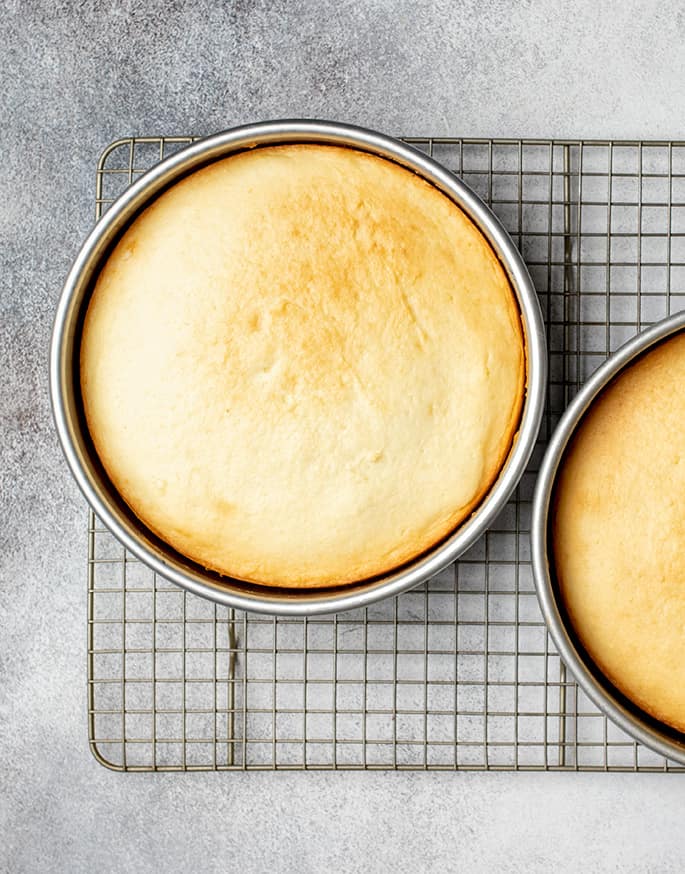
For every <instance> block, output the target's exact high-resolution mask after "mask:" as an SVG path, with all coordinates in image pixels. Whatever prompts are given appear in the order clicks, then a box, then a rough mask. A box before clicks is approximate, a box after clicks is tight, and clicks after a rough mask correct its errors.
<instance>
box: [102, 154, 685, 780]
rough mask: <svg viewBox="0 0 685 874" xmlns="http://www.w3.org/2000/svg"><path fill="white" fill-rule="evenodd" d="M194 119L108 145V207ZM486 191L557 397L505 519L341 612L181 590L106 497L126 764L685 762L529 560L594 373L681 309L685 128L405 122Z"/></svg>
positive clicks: (108, 664) (114, 757)
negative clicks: (585, 674) (572, 416)
mask: <svg viewBox="0 0 685 874" xmlns="http://www.w3.org/2000/svg"><path fill="white" fill-rule="evenodd" d="M192 139H193V138H192V137H167V138H161V137H143V138H136V139H124V140H119V141H118V142H116V143H113V144H112V145H111V146H110V147H109V148H108V149H107V150H106V151H105V153H104V154H103V156H102V158H101V160H100V163H99V166H98V170H97V197H96V201H97V203H96V207H97V216H98V218H99V217H100V215H101V214H102V213H103V212H104V210H105V209H106V208H107V206H108V205H109V204H110V203H112V201H113V200H114V199H115V198H116V197H117V196H118V195H119V194H120V193H121V192H122V191H123V190H124V189H125V188H126V186H127V185H129V184H130V183H131V182H132V181H133V180H134V179H135V178H136V177H137V176H138V175H139V174H140V173H141V172H143V171H144V170H147V169H148V168H149V167H150V166H152V165H153V164H154V163H155V162H157V161H159V160H160V159H162V158H164V157H166V156H167V155H168V154H170V153H171V152H172V151H175V150H177V149H178V148H180V147H182V146H183V145H186V144H187V143H189V142H191V141H192ZM409 142H411V143H413V144H414V145H415V146H417V147H418V148H420V149H422V150H424V151H426V152H428V153H430V154H432V155H433V156H434V157H435V158H437V160H439V161H441V162H442V163H443V164H444V165H445V166H447V167H448V168H449V169H451V170H453V171H455V172H456V173H458V174H459V175H460V176H461V177H462V178H463V179H464V180H465V181H466V182H467V183H468V184H469V185H470V186H471V187H472V188H473V189H475V191H477V192H478V193H479V194H480V195H481V197H483V199H484V200H485V201H486V202H487V203H489V204H490V205H491V206H492V208H493V210H494V211H495V212H496V213H497V215H498V216H499V217H500V219H501V220H502V222H503V223H504V225H505V226H506V227H507V229H508V230H509V232H510V234H511V235H512V237H513V239H514V241H515V242H516V243H517V245H518V246H519V248H520V250H521V251H522V253H523V256H524V258H525V260H526V262H527V264H528V267H529V269H530V272H531V275H532V277H533V280H534V282H535V285H536V287H537V290H538V293H539V295H540V301H541V304H542V308H543V314H544V317H545V322H546V325H547V341H548V345H549V359H550V383H549V390H548V398H547V412H546V416H545V419H544V423H543V427H542V430H541V433H540V439H539V441H538V445H537V447H536V450H535V452H534V455H533V458H532V461H531V464H530V465H529V468H528V471H527V472H526V474H525V475H524V477H523V479H522V481H521V484H520V486H519V488H518V490H517V492H516V495H515V497H514V498H513V499H512V500H511V501H510V503H509V504H508V506H507V507H506V508H505V510H504V511H503V513H502V514H501V516H500V517H499V519H498V521H497V522H496V524H495V525H494V526H493V527H492V529H491V530H490V531H489V532H488V533H487V534H486V535H485V536H484V537H483V538H482V539H481V540H480V542H479V543H477V544H476V545H475V546H474V547H473V548H472V549H471V550H470V551H469V552H468V553H467V554H466V555H464V556H463V558H461V559H460V560H459V561H458V562H457V563H456V564H454V565H453V566H452V567H450V568H449V569H448V570H447V571H445V572H443V573H442V574H440V575H439V576H438V577H436V578H434V579H433V580H431V581H430V582H429V583H428V584H426V585H424V586H422V587H421V588H419V589H416V590H414V591H412V592H408V593H405V594H403V595H401V596H400V597H398V598H396V599H395V600H389V601H385V602H382V603H380V604H377V605H374V606H371V607H368V608H367V609H364V610H357V611H354V612H350V613H345V614H340V615H337V616H326V617H316V618H311V619H280V618H266V617H263V616H255V615H250V614H245V613H241V612H239V611H234V610H229V609H227V608H225V607H221V606H218V605H215V604H213V603H210V602H208V601H205V600H203V599H201V598H198V597H196V596H194V595H190V594H185V593H184V592H182V591H181V590H179V589H177V588H176V587H174V586H172V585H170V584H168V583H166V582H165V581H164V580H163V579H161V578H158V577H155V575H154V574H153V573H152V572H151V571H149V570H148V569H147V568H146V567H145V566H144V565H143V564H141V563H140V562H138V561H136V560H135V559H134V558H133V557H132V556H131V555H129V554H126V553H125V552H124V550H123V549H122V547H121V546H120V545H119V544H118V542H117V541H116V540H115V539H114V538H113V537H112V535H111V534H110V533H109V532H108V531H107V530H106V529H104V528H103V527H102V525H101V524H100V523H99V522H98V521H97V520H96V519H95V518H94V517H93V516H92V514H91V517H90V524H89V539H88V615H89V618H88V708H89V734H90V745H91V748H92V750H93V752H94V753H95V755H96V757H97V758H98V759H99V760H100V761H101V762H102V763H103V764H105V765H108V766H109V767H112V768H115V769H119V770H125V771H148V770H158V771H181V770H210V769H211V770H246V769H247V770H249V769H305V768H329V769H332V768H336V769H385V768H391V769H469V770H486V769H488V770H497V769H500V770H501V769H518V770H524V769H525V770H604V771H618V770H620V771H636V770H640V771H647V770H649V771H675V770H684V769H683V768H679V767H678V766H677V765H675V764H674V763H671V762H668V761H666V760H664V759H663V758H661V757H659V756H657V755H655V754H654V753H652V752H650V751H649V750H647V749H645V748H644V747H642V746H640V745H638V744H636V743H635V742H633V741H632V740H631V739H630V738H629V737H628V736H627V735H625V734H624V733H623V732H622V731H621V730H620V729H618V728H617V727H616V726H614V725H613V724H612V723H610V722H608V721H607V720H606V718H605V717H604V716H603V715H602V714H601V713H600V712H599V711H598V710H597V709H596V707H595V706H594V705H593V704H592V703H591V702H590V701H589V700H588V699H587V698H586V697H585V695H584V694H583V693H582V692H581V691H580V690H579V689H578V687H577V686H576V684H575V683H574V682H573V681H572V680H571V679H570V678H569V677H568V676H567V674H566V671H565V668H564V665H563V664H562V663H561V662H560V659H559V656H558V654H557V653H556V651H555V649H554V645H553V644H552V642H551V640H550V638H549V636H548V634H547V631H546V629H545V626H544V623H543V620H542V617H541V614H540V612H539V609H538V605H537V601H536V596H535V592H534V587H533V579H532V573H531V564H530V545H529V527H530V511H531V498H532V491H533V484H534V480H535V473H536V470H537V467H538V465H539V463H540V460H541V456H542V453H543V451H544V447H545V444H546V442H547V440H548V439H549V436H550V433H551V430H552V428H553V427H554V425H555V423H556V421H557V419H558V417H559V415H560V414H561V412H562V411H563V409H564V408H565V406H566V405H567V404H568V402H569V400H570V399H571V398H572V396H573V395H574V394H575V392H576V391H577V390H578V388H579V386H580V384H581V383H582V382H583V381H584V380H585V379H586V378H587V377H588V376H589V375H590V374H591V373H592V371H594V370H595V368H596V367H597V366H598V365H599V364H600V363H601V362H602V361H603V360H604V359H605V358H606V356H607V355H608V354H609V352H611V351H613V350H614V349H616V348H617V347H618V346H619V345H621V344H622V343H623V342H624V341H625V340H626V339H628V338H629V337H631V336H632V335H634V334H635V333H636V332H637V331H638V330H639V329H640V328H641V327H643V326H645V325H648V324H649V323H651V322H654V321H656V320H658V319H660V318H662V317H663V316H666V315H667V314H668V313H669V312H675V311H677V310H680V309H683V308H685V143H669V142H659V143H656V142H655V143H651V142H650V143H646V142H645V143H642V142H578V141H574V142H558V141H557V142H551V141H542V140H530V141H520V140H462V139H410V140H409Z"/></svg>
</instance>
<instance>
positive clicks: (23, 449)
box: [0, 0, 685, 872]
mask: <svg viewBox="0 0 685 874" xmlns="http://www.w3.org/2000/svg"><path fill="white" fill-rule="evenodd" d="M684 40H685V14H684V12H683V5H682V4H681V3H679V2H675V0H662V2H646V3H638V2H635V0H626V2H621V3H618V2H615V3H601V2H597V0H582V2H575V3H567V2H552V0H549V2H521V3H517V2H513V0H512V2H505V0H502V2H498V0H483V2H468V3H462V4H457V3H448V2H433V3H423V2H418V0H398V2H390V0H386V2H371V0H365V2H359V0H358V2H347V0H341V2H335V0H326V2H314V0H311V2H300V3H288V2H286V0H280V2H274V3H262V2H254V3H250V2H246V0H243V2H237V3H235V4H228V3H227V4H225V5H222V4H220V3H218V2H212V0H198V2H194V3H190V2H189V3H187V4H185V3H182V2H173V3H163V2H111V3H95V4H93V3H92V2H82V3H76V2H74V3H68V2H42V3H41V2H32V0H25V2H23V3H22V2H18V0H3V2H2V3H1V4H0V46H2V49H1V52H2V61H3V63H2V69H1V71H0V77H1V78H0V144H1V146H2V148H1V152H0V154H1V156H2V157H1V161H2V172H1V173H0V237H1V241H2V242H1V245H0V258H1V259H2V267H1V271H2V272H1V274H0V282H1V287H2V292H1V294H2V319H1V321H0V374H1V379H0V417H1V419H2V437H1V440H2V444H1V445H2V461H1V466H0V500H1V504H2V506H1V511H0V562H1V567H2V585H1V591H0V870H2V871H12V872H35V871H60V872H95V871H97V872H109V871H136V872H143V871H165V872H175V871H224V870H229V871H232V870H235V871H237V870H241V871H245V872H252V871H254V872H261V871H267V870H272V871H279V872H281V871H282V872H288V871H293V872H295V871H298V872H299V871H326V870H338V871H383V870H397V871H446V870H463V871H469V872H471V871H493V870H498V871H550V870H555V871H577V870H584V871H599V870H612V871H614V870H615V871H660V872H664V871H680V870H682V868H683V855H684V851H685V826H684V825H683V823H684V822H685V818H684V816H683V814H685V782H684V781H683V779H681V778H679V777H677V776H671V777H668V776H666V777H664V776H660V775H657V776H649V775H638V776H631V775H628V776H620V775H608V776H604V775H563V774H562V775H554V774H541V775H524V774H490V775H477V774H476V775H473V774H472V775H468V774H456V775H454V774H451V775H440V774H433V775H432V774H324V773H318V774H317V773H310V774H294V775H288V774H276V775H274V774H247V775H241V774H225V775H215V774H206V775H187V776H186V775H181V776H173V775H172V776H164V775H141V776H137V775H118V774H113V773H110V772H108V771H106V770H104V769H103V768H101V767H100V766H98V765H97V764H96V763H95V761H94V760H93V759H92V757H91V756H90V753H89V752H88V749H87V744H86V717H85V615H86V597H85V594H86V593H85V579H84V554H85V549H86V541H85V534H84V523H85V506H84V502H83V500H82V498H81V496H80V495H79V494H78V493H77V490H76V488H75V486H74V484H73V483H72V481H71V479H70V477H69V475H68V473H67V471H66V468H65V464H64V463H63V461H62V458H61V455H60V452H59V450H58V447H57V445H56V441H55V437H54V435H53V430H52V425H51V421H50V416H49V409H48V397H47V391H46V350H47V346H48V336H49V330H50V323H51V319H52V312H53V308H54V305H55V301H56V299H57V295H58V292H59V288H60V283H61V281H62V279H63V278H64V276H65V273H66V271H67V268H68V266H69V263H70V261H71V259H72V257H73V256H74V254H75V252H76V250H77V247H78V245H79V241H80V240H81V239H82V237H83V235H84V234H85V232H86V230H87V229H88V227H89V225H90V224H91V221H92V196H93V179H94V165H95V161H96V160H97V157H98V155H99V153H100V151H101V150H102V148H103V147H104V146H105V145H106V144H107V143H108V142H109V141H110V140H112V139H114V138H115V137H118V136H120V135H124V134H145V133H168V134H174V133H188V132H193V133H208V132H211V131H214V130H217V129H220V128H224V127H227V126H230V125H232V124H235V123H238V122H244V121H248V120H254V119H261V118H270V117H278V116H325V117H330V118H340V119H344V120H348V121H354V122H359V123H365V124H368V125H371V126H374V127H377V128H380V129H382V130H385V131H388V132H390V133H407V134H410V133H412V134H434V135H440V134H463V135H494V136H497V135H509V136H535V135H538V136H549V135H558V136H565V135H566V136H615V137H673V138H675V137H681V138H685V114H684V113H683V109H684V108H685V101H684V99H683V98H684V95H685V53H684V49H683V43H684Z"/></svg>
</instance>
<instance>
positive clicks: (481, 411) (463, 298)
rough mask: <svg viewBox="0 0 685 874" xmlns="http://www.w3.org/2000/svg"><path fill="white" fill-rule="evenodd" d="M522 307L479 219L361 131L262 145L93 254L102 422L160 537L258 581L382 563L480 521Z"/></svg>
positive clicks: (86, 375)
mask: <svg viewBox="0 0 685 874" xmlns="http://www.w3.org/2000/svg"><path fill="white" fill-rule="evenodd" d="M525 383H526V356H525V346H524V339H523V333H522V326H521V318H520V313H519V309H518V306H517V302H516V298H515V295H514V293H513V291H512V289H511V287H510V284H509V281H508V279H507V276H506V274H505V271H504V269H503V267H502V266H501V264H500V262H499V261H498V259H497V257H496V256H495V254H494V253H493V251H492V249H491V248H490V246H489V245H488V243H487V242H486V240H485V239H484V237H483V236H482V234H481V233H480V231H479V230H478V229H477V228H476V226H475V225H474V224H473V223H472V222H471V221H470V219H469V218H467V216H466V215H465V214H464V213H463V212H462V211H461V210H460V209H459V208H458V207H457V206H456V205H455V204H454V203H453V202H452V201H451V200H450V199H449V198H448V197H446V196H445V195H444V194H442V193H441V192H440V191H438V190H437V189H436V188H435V187H433V186H431V185H430V184H429V183H427V182H426V181H424V180H423V179H421V178H420V177H418V176H417V175H415V174H413V173H412V172H410V171H409V170H407V169H404V168H403V167H400V166H399V165H397V164H395V163H393V162H390V161H388V160H385V159H382V158H379V157H375V156H372V155H370V154H367V153H364V152H361V151H356V150H354V149H349V148H343V147H335V146H326V145H288V146H272V147H266V148H260V149H253V150H249V151H245V152H242V153H240V154H238V155H234V156H231V157H228V158H225V159H222V160H220V161H217V162H216V163H213V164H211V165H209V166H206V167H204V168H203V169H201V170H198V171H196V172H194V173H192V174H190V175H189V176H187V177H186V178H185V179H183V180H182V181H181V182H179V183H177V184H175V185H173V186H172V187H171V188H169V189H168V190H167V191H166V192H165V193H163V194H162V195H161V196H160V197H158V198H157V199H156V200H155V201H154V202H153V203H152V204H151V205H150V207H149V208H148V209H146V210H145V211H144V212H143V213H142V214H141V215H140V216H139V217H138V218H137V219H136V220H135V221H134V222H133V223H132V224H131V225H130V227H129V228H128V229H127V230H126V231H125V233H124V234H123V236H122V237H121V239H120V240H119V242H118V244H117V245H116V247H115V248H114V250H113V251H112V253H111V255H110V256H109V258H108V259H107V261H106V262H105V264H104V267H103V268H102V270H101V272H100V274H99V277H98V279H97V283H96V285H95V289H94V292H93V295H92V299H91V301H90V304H89V307H88V310H87V315H86V319H85V323H84V328H83V335H82V342H81V389H82V396H83V404H84V410H85V415H86V420H87V424H88V428H89V431H90V434H91V437H92V440H93V442H94V445H95V448H96V451H97V453H98V455H99V458H100V459H101V461H102V464H103V465H104V468H105V470H106V472H107V474H108V476H109V477H110V479H111V481H112V483H113V484H114V486H115V487H116V489H117V490H118V491H119V493H120V494H121V495H122V496H123V498H124V500H125V501H126V502H127V504H128V505H129V506H130V508H131V509H132V511H133V512H134V513H135V514H136V515H137V516H138V517H139V518H140V519H141V520H142V521H143V522H144V523H145V525H146V526H147V527H148V528H149V529H151V530H152V531H153V532H155V533H156V534H157V535H158V536H159V537H160V538H162V539H163V540H164V541H166V542H167V543H168V544H170V545H171V546H172V547H174V549H175V550H177V551H178V552H180V553H182V554H183V555H184V556H186V557H187V558H190V559H192V560H193V561H195V562H197V563H199V564H200V565H202V566H203V567H206V568H209V569H213V570H215V571H218V572H219V573H220V574H224V575H229V576H232V577H236V578H240V579H243V580H247V581H251V582H254V583H258V584H262V585H278V586H292V587H298V586H306V587H313V586H330V585H341V584H345V583H350V582H352V581H357V580H362V579H365V578H369V577H373V576H375V575H378V574H384V573H386V572H387V571H390V570H392V569H393V568H396V567H398V566H399V565H402V564H403V563H404V562H407V561H408V560H410V559H412V558H414V557H416V556H417V555H419V554H421V553H423V552H425V551H426V550H428V549H429V548H430V547H432V546H433V545H434V544H436V543H437V542H438V541H440V540H441V539H443V538H445V537H446V536H447V535H449V534H450V533H451V532H452V531H453V530H454V529H455V528H456V527H457V526H458V525H459V524H460V523H462V522H463V521H464V520H465V519H467V518H468V517H469V516H470V515H471V514H472V513H473V511H474V509H475V508H476V507H477V506H478V504H479V503H480V502H481V501H482V500H483V498H484V496H485V495H486V494H487V492H488V490H489V489H490V487H491V486H492V484H493V482H494V481H495V479H496V478H497V476H498V474H499V472H500V469H501V468H502V466H503V464H504V462H505V461H506V459H507V457H508V454H509V452H510V449H511V446H512V442H513V440H514V439H515V435H516V432H517V430H518V427H519V419H520V415H521V408H522V402H523V397H524V393H525Z"/></svg>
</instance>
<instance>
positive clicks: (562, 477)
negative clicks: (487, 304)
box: [553, 333, 685, 731]
mask: <svg viewBox="0 0 685 874" xmlns="http://www.w3.org/2000/svg"><path fill="white" fill-rule="evenodd" d="M684 387H685V333H679V334H677V335H676V336H674V337H673V338H672V339H669V340H666V341H664V342H662V343H661V344H659V345H658V346H657V347H656V348H654V349H653V350H652V351H650V352H647V353H646V354H645V355H643V356H642V357H640V358H639V359H638V360H637V362H636V363H634V364H632V365H630V366H629V367H628V368H627V369H626V370H624V371H623V372H622V373H621V374H619V376H617V377H616V378H615V379H614V380H613V381H612V382H611V383H610V384H609V386H608V387H607V388H606V389H605V390H604V391H603V392H602V394H601V395H600V396H599V398H598V399H597V400H596V401H595V402H594V403H593V404H592V406H591V407H590V409H589V410H588V412H587V413H586V414H585V416H584V417H583V419H582V421H581V424H580V427H579V429H578V431H577V433H576V435H575V437H574V439H573V441H572V443H571V445H570V447H569V449H568V450H567V452H566V454H565V457H564V459H563V463H562V467H561V469H560V473H559V478H558V482H557V487H556V493H555V501H554V512H553V546H554V565H555V569H556V573H557V576H558V580H559V586H560V590H561V595H562V598H563V601H564V603H565V605H566V609H567V611H568V615H569V618H570V620H571V623H572V625H573V627H574V629H575V631H576V633H577V635H578V637H579V638H580V641H581V642H582V644H583V646H584V647H585V649H586V650H587V652H588V654H589V655H590V657H591V658H592V659H593V660H594V662H595V663H596V664H597V665H598V667H599V668H600V669H601V670H602V671H603V672H604V674H605V675H606V676H607V677H608V678H609V679H610V680H611V682H612V683H613V684H614V685H615V686H616V687H617V688H618V689H619V690H620V691H621V692H623V693H624V695H626V696H627V697H628V698H630V699H632V701H634V702H635V703H636V704H637V705H639V706H640V707H641V708H642V709H643V710H645V711H647V712H648V713H650V714H652V715H653V716H654V717H656V718H657V719H659V720H661V721H662V722H664V723H667V724H668V725H671V726H673V727H674V728H677V729H679V730H680V731H685V395H684V394H683V390H684Z"/></svg>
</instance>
